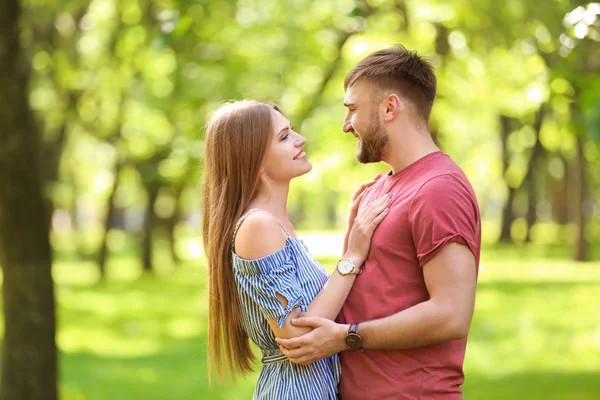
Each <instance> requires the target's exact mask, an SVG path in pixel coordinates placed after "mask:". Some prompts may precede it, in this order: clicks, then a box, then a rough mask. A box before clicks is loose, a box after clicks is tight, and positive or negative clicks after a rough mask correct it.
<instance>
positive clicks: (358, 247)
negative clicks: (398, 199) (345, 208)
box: [343, 193, 391, 268]
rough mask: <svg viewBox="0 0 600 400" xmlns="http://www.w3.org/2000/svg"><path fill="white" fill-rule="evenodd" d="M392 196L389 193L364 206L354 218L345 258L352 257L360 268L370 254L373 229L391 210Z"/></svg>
mask: <svg viewBox="0 0 600 400" xmlns="http://www.w3.org/2000/svg"><path fill="white" fill-rule="evenodd" d="M390 198H391V195H390V194H389V193H388V194H386V195H384V196H381V197H380V198H379V199H377V200H375V201H374V202H372V203H371V204H369V205H368V206H365V207H362V208H361V209H360V211H359V212H358V214H357V215H356V218H355V219H354V223H353V225H352V229H351V231H350V234H349V235H348V249H347V250H346V251H345V253H344V257H343V258H349V259H351V260H352V262H353V263H354V265H356V266H357V267H359V268H360V266H361V265H362V264H363V263H364V262H365V260H366V258H367V255H368V254H369V249H370V248H371V238H372V237H373V231H375V228H377V226H378V225H379V223H380V222H381V221H383V218H384V217H385V216H386V215H387V214H388V212H389V208H388V205H389V203H390Z"/></svg>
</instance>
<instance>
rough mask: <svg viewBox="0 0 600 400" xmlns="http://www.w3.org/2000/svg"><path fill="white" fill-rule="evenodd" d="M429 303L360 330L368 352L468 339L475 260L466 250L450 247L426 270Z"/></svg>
mask: <svg viewBox="0 0 600 400" xmlns="http://www.w3.org/2000/svg"><path fill="white" fill-rule="evenodd" d="M423 276H424V278H425V284H426V286H427V291H428V292H429V296H430V299H429V300H427V301H425V302H423V303H420V304H417V305H415V306H413V307H411V308H408V309H406V310H404V311H401V312H399V313H397V314H394V315H391V316H389V317H386V318H382V319H378V320H374V321H368V322H365V323H362V324H360V325H359V327H358V332H359V334H360V335H361V336H362V338H363V347H364V348H367V349H379V350H388V349H389V350H397V349H409V348H414V347H421V346H426V345H430V344H435V343H439V342H443V341H447V340H453V339H462V338H464V337H466V336H467V334H468V331H469V326H470V325H471V318H472V317H473V309H474V306H475V286H476V268H475V257H474V256H473V253H471V251H470V250H469V248H468V247H467V246H464V245H461V244H458V243H447V244H446V245H444V246H443V247H442V248H441V249H440V251H439V253H438V254H437V255H436V256H435V257H434V258H432V259H431V260H430V261H429V262H428V263H427V264H425V265H424V266H423Z"/></svg>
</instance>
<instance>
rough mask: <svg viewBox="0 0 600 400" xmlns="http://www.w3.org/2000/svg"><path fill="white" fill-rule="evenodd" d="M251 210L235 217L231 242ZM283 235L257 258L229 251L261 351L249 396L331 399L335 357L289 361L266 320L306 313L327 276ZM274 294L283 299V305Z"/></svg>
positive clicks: (245, 321)
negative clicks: (279, 243) (280, 244)
mask: <svg viewBox="0 0 600 400" xmlns="http://www.w3.org/2000/svg"><path fill="white" fill-rule="evenodd" d="M255 211H258V210H257V209H254V210H252V211H250V212H249V213H248V214H246V215H245V216H244V217H242V219H240V222H239V223H238V225H237V227H236V230H235V233H234V240H235V234H236V233H237V230H238V229H239V227H240V225H241V224H242V222H243V221H244V219H246V217H247V216H248V215H250V214H252V213H253V212H255ZM282 229H283V227H282ZM283 231H284V232H285V229H283ZM286 235H287V238H286V244H285V247H284V248H283V249H281V250H279V251H277V252H276V253H273V254H270V255H268V256H266V257H263V258H260V259H257V260H245V259H242V258H240V257H238V256H237V255H236V254H235V252H234V251H232V254H233V270H234V275H235V282H236V287H237V293H238V300H239V303H240V308H241V312H242V325H243V327H244V329H245V331H246V333H248V336H249V337H250V339H251V340H252V341H253V342H254V343H255V344H256V345H257V346H258V347H259V348H260V350H261V351H262V355H263V357H262V362H263V369H262V371H261V373H260V376H259V378H258V382H257V384H256V389H255V390H254V396H253V399H260V400H267V399H273V400H282V399H285V400H288V399H289V400H305V399H306V400H309V399H311V400H312V399H319V400H321V399H336V398H337V387H338V383H339V379H340V373H341V369H340V364H339V359H338V356H337V355H334V356H332V357H329V358H326V359H323V360H320V361H317V362H315V363H312V364H310V365H297V364H294V363H292V362H290V361H288V359H287V358H286V357H285V356H284V355H283V354H282V353H281V352H280V351H279V346H278V344H277V342H275V335H274V334H273V331H272V330H271V328H270V327H269V324H268V323H267V320H268V319H272V318H277V323H278V324H279V326H281V327H283V323H284V321H285V318H286V317H287V315H288V314H289V313H290V312H291V311H292V310H293V309H294V308H297V307H300V311H306V309H307V307H308V305H309V304H310V302H311V301H312V300H313V299H314V298H315V296H316V295H317V294H318V293H319V291H320V290H321V288H322V287H323V285H325V282H327V279H328V278H329V274H328V273H327V271H326V270H325V269H324V268H323V267H322V266H321V265H320V264H319V263H318V262H317V261H316V260H315V259H314V257H312V256H311V255H310V253H309V252H308V249H307V247H306V245H305V244H304V242H303V241H302V240H300V239H297V238H293V237H290V236H289V235H288V234H287V232H286ZM275 293H279V294H281V295H283V296H284V297H285V298H286V299H287V300H288V305H287V306H286V307H283V306H282V304H281V302H280V301H279V300H278V299H277V298H276V297H275Z"/></svg>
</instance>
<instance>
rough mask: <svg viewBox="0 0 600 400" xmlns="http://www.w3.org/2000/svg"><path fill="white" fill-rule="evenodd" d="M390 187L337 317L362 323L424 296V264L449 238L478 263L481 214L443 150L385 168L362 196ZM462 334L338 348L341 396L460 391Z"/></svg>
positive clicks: (447, 398)
mask: <svg viewBox="0 0 600 400" xmlns="http://www.w3.org/2000/svg"><path fill="white" fill-rule="evenodd" d="M388 192H390V193H392V199H391V201H390V213H389V214H388V215H387V216H386V217H385V218H384V220H383V221H382V222H381V224H380V225H379V226H378V227H377V229H376V230H375V233H374V235H373V240H372V243H371V251H370V252H369V256H368V257H367V260H366V262H365V264H364V266H363V268H364V269H363V273H362V274H361V275H360V276H359V277H358V278H357V279H356V281H355V283H354V286H353V288H352V291H351V292H350V294H349V295H348V299H347V300H346V303H345V304H344V307H343V308H342V310H341V312H340V315H339V317H338V320H339V322H342V323H348V324H350V323H360V322H365V321H370V320H374V319H379V318H382V317H387V316H390V315H393V314H395V313H398V312H400V311H402V310H405V309H407V308H410V307H412V306H414V305H416V304H418V303H422V302H424V301H427V300H428V299H429V294H428V292H427V288H426V286H425V281H424V279H423V270H422V267H423V266H424V265H425V264H426V263H427V262H428V261H429V260H431V259H432V258H433V257H434V256H435V255H436V253H437V251H439V250H440V249H441V247H442V246H443V245H444V244H445V243H447V242H458V243H461V244H463V245H466V246H468V247H469V249H470V250H471V252H473V255H474V256H475V260H476V265H477V268H479V253H480V246H481V220H480V215H479V207H478V205H477V199H476V197H475V193H474V192H473V189H472V187H471V185H470V184H469V181H468V180H467V178H466V176H465V174H464V173H463V171H462V170H461V169H460V168H459V167H458V166H457V165H456V164H455V163H454V162H453V161H452V160H451V159H450V157H449V156H448V155H446V154H445V153H443V152H441V151H440V152H435V153H431V154H428V155H426V156H424V157H423V158H421V159H419V160H417V161H416V162H414V163H413V164H411V165H409V166H408V167H406V168H405V169H403V170H401V171H399V172H397V173H396V174H393V175H390V174H387V175H384V176H383V177H381V178H380V179H379V181H378V182H377V183H375V184H374V185H373V186H372V187H370V188H369V189H368V191H367V192H366V193H365V197H364V199H363V202H362V204H361V207H363V206H364V205H365V204H369V203H370V202H372V201H374V200H376V199H378V198H379V197H381V196H383V195H384V194H386V193H388ZM466 343H467V341H466V339H462V340H451V341H447V342H442V343H438V344H434V345H429V346H424V347H419V348H414V349H409V350H393V351H391V350H390V351H388V350H358V351H356V350H347V351H344V352H342V353H341V363H342V377H341V381H340V394H341V398H342V399H343V400H358V399H361V400H363V399H405V400H412V399H415V400H416V399H421V400H425V399H443V400H451V399H452V400H454V399H462V389H461V387H460V385H462V383H463V382H464V374H463V368H462V366H463V361H464V356H465V348H466Z"/></svg>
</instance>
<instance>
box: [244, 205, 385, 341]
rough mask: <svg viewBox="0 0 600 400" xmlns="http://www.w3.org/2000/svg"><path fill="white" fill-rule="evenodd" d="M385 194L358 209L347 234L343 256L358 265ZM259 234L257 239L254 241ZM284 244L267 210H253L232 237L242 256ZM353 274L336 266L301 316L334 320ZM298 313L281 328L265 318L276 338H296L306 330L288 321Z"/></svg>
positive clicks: (382, 208)
mask: <svg viewBox="0 0 600 400" xmlns="http://www.w3.org/2000/svg"><path fill="white" fill-rule="evenodd" d="M388 202H389V196H383V197H381V198H380V199H378V200H376V201H375V202H373V203H372V204H370V205H368V206H367V207H365V208H364V209H363V210H361V211H360V212H359V213H358V214H357V216H356V218H355V222H354V225H353V227H352V230H351V233H350V235H349V237H348V250H347V251H346V252H345V254H344V258H349V259H351V260H352V261H353V263H354V264H355V265H356V266H357V267H360V266H361V265H362V264H363V262H364V260H365V259H366V256H367V254H368V251H369V247H370V243H371V236H372V235H373V231H374V230H375V228H376V227H377V225H379V223H380V222H381V221H382V220H383V218H384V217H385V215H387V205H388ZM257 237H259V238H261V240H256V238H257ZM284 247H285V238H284V237H283V235H282V232H281V228H280V226H279V222H278V221H277V219H276V218H275V217H274V216H272V215H271V214H269V213H266V212H257V213H255V214H253V215H252V216H250V217H248V218H247V219H246V222H245V223H244V224H242V226H241V228H240V230H239V232H238V234H237V237H236V240H235V248H236V252H237V254H238V256H240V257H242V258H245V259H260V258H263V257H266V256H268V255H269V254H273V253H275V252H277V251H280V250H281V249H283V248H284ZM355 279H356V275H354V274H349V275H341V274H340V273H339V272H338V271H337V269H336V270H335V271H334V273H333V274H332V275H331V277H330V278H329V280H328V281H327V283H326V284H325V286H324V287H323V288H322V289H321V291H320V292H319V294H318V295H317V296H316V297H315V299H313V301H312V302H311V303H310V305H309V306H308V309H307V312H306V313H305V315H309V316H321V317H325V318H329V319H334V318H335V317H336V316H337V314H338V313H339V310H340V308H341V307H342V304H343V303H344V301H345V300H346V297H347V296H348V293H349V292H350V289H351V288H352V284H353V283H354V280H355ZM276 297H277V299H278V300H279V301H280V302H281V304H282V306H283V307H284V308H285V307H287V305H288V303H287V299H286V298H285V297H284V296H282V295H281V294H280V293H276ZM299 313H300V310H299V309H298V308H296V309H294V310H292V311H291V312H290V313H289V314H288V316H287V317H286V319H285V322H284V324H283V327H280V326H279V325H278V323H277V322H278V318H273V319H269V320H268V322H269V326H270V327H271V329H272V330H273V332H274V333H275V335H276V336H278V337H284V338H289V337H296V336H299V335H302V334H303V333H306V332H307V331H308V330H310V329H306V328H298V327H295V326H293V325H292V324H291V320H292V319H293V318H296V317H297V316H298V315H299Z"/></svg>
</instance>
